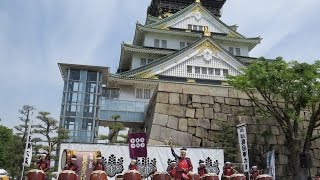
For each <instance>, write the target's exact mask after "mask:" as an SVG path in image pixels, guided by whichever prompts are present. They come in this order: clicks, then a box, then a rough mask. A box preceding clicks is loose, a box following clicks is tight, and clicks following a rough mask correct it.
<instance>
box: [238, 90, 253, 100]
mask: <svg viewBox="0 0 320 180" xmlns="http://www.w3.org/2000/svg"><path fill="white" fill-rule="evenodd" d="M238 98H240V99H250V98H249V96H248V95H247V94H246V93H244V92H242V91H238Z"/></svg>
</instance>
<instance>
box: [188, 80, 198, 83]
mask: <svg viewBox="0 0 320 180" xmlns="http://www.w3.org/2000/svg"><path fill="white" fill-rule="evenodd" d="M187 83H196V80H194V79H187Z"/></svg>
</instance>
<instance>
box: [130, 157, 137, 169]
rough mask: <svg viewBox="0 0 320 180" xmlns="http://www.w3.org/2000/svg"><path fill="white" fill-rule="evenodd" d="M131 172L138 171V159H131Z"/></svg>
mask: <svg viewBox="0 0 320 180" xmlns="http://www.w3.org/2000/svg"><path fill="white" fill-rule="evenodd" d="M129 170H138V166H137V159H131V162H130V165H129Z"/></svg>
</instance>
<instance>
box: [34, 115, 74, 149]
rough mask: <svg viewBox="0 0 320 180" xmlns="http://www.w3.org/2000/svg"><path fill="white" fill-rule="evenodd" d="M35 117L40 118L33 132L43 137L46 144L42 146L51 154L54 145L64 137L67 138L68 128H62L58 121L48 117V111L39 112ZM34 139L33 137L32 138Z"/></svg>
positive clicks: (39, 140)
mask: <svg viewBox="0 0 320 180" xmlns="http://www.w3.org/2000/svg"><path fill="white" fill-rule="evenodd" d="M37 119H38V120H40V123H39V124H36V125H34V130H33V133H35V134H40V135H42V136H44V137H45V141H46V142H47V146H44V147H43V148H45V149H46V150H47V151H48V154H49V155H51V152H52V151H54V150H55V149H54V148H55V146H56V145H57V144H59V143H61V142H63V141H64V140H66V139H69V136H68V133H69V132H68V130H66V129H64V128H59V126H58V121H57V120H55V119H54V118H53V117H50V113H49V112H39V114H38V116H37ZM34 140H35V139H34ZM36 141H38V142H41V141H43V140H42V139H39V138H37V139H36Z"/></svg>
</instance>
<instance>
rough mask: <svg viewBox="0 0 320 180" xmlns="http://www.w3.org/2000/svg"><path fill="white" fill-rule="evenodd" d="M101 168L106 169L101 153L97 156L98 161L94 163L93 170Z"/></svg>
mask: <svg viewBox="0 0 320 180" xmlns="http://www.w3.org/2000/svg"><path fill="white" fill-rule="evenodd" d="M97 170H101V171H104V170H105V168H104V164H103V163H102V158H101V155H98V156H97V161H96V162H95V163H94V168H93V171H97Z"/></svg>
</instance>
